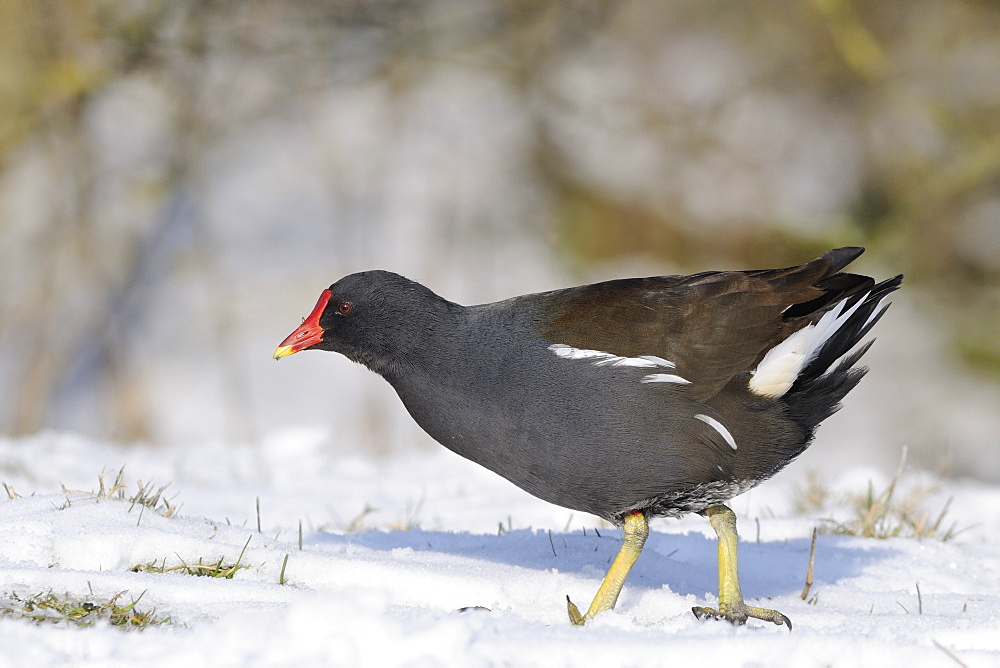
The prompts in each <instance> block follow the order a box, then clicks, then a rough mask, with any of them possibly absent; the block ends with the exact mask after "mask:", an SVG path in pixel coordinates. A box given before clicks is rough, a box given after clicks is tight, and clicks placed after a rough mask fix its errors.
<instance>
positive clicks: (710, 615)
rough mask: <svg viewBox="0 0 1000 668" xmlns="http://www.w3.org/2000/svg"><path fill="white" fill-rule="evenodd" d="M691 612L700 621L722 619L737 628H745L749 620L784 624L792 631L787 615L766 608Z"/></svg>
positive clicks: (741, 606)
mask: <svg viewBox="0 0 1000 668" xmlns="http://www.w3.org/2000/svg"><path fill="white" fill-rule="evenodd" d="M691 612H693V613H694V616H695V617H697V618H698V619H722V620H725V621H727V622H729V623H730V624H733V625H735V626H743V625H744V624H746V623H747V619H750V618H753V619H761V620H763V621H766V622H771V623H773V624H777V625H778V626H781V625H782V624H784V625H785V626H787V627H788V630H789V631H791V630H792V621H791V620H790V619H788V617H786V616H785V615H783V614H781V613H780V612H778V611H777V610H768V609H766V608H754V607H752V606H749V605H740V606H732V607H731V608H730V609H729V610H726V611H725V612H723V611H721V610H716V609H715V608H702V607H694V608H691Z"/></svg>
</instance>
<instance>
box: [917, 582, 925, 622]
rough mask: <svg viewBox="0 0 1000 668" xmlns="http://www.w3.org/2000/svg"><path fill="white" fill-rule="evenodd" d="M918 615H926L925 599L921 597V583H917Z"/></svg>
mask: <svg viewBox="0 0 1000 668" xmlns="http://www.w3.org/2000/svg"><path fill="white" fill-rule="evenodd" d="M917 614H920V615H922V614H924V599H923V597H922V596H921V595H920V583H919V582H918V583H917Z"/></svg>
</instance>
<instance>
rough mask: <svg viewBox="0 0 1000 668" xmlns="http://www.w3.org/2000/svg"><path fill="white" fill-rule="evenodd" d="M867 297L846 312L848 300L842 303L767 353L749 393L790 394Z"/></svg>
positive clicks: (751, 383) (762, 394)
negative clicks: (829, 341)
mask: <svg viewBox="0 0 1000 668" xmlns="http://www.w3.org/2000/svg"><path fill="white" fill-rule="evenodd" d="M867 297H868V294H865V295H864V296H863V297H861V299H859V300H858V301H857V303H855V304H854V306H852V307H851V308H849V309H847V310H846V311H844V305H845V304H847V300H846V299H845V300H843V301H841V302H839V303H838V304H837V305H836V306H835V307H833V308H832V309H831V310H830V311H829V312H828V313H827V314H826V315H824V316H823V317H822V318H820V319H819V322H817V323H815V324H812V325H806V326H805V327H803V328H802V329H800V330H799V331H797V332H795V333H794V334H792V335H791V336H789V337H788V338H787V339H785V340H784V341H782V342H781V343H779V344H778V345H776V346H775V347H773V348H771V349H770V350H768V351H767V354H766V355H764V359H762V360H761V361H760V364H758V365H757V368H756V369H755V370H754V372H753V378H751V379H750V391H751V392H753V393H754V394H758V395H760V396H762V397H780V396H782V395H783V394H784V393H785V392H787V391H788V390H789V388H791V387H792V385H793V384H794V383H795V379H796V378H798V377H799V373H800V372H801V371H802V369H804V368H805V366H806V365H807V364H809V362H811V361H812V359H813V358H814V357H815V356H816V354H817V353H818V352H819V349H820V348H822V347H823V344H824V343H826V342H827V340H829V338H830V337H831V336H833V335H834V333H836V331H837V330H838V329H840V328H841V327H842V326H843V325H844V323H846V322H847V321H848V319H849V318H850V317H851V316H852V315H854V312H855V311H856V310H857V309H858V307H860V306H861V304H863V303H864V301H865V299H866V298H867Z"/></svg>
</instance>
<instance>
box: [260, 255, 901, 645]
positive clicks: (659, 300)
mask: <svg viewBox="0 0 1000 668" xmlns="http://www.w3.org/2000/svg"><path fill="white" fill-rule="evenodd" d="M863 252H864V248H860V247H845V248H836V249H831V250H828V251H826V252H824V253H822V254H821V255H820V256H819V257H818V258H816V259H814V260H812V261H810V262H807V263H805V264H801V265H797V266H792V267H787V268H783V269H764V270H746V271H705V272H701V273H696V274H692V275H685V276H652V277H647V278H625V279H617V280H610V281H605V282H600V283H594V284H590V285H582V286H578V287H570V288H564V289H556V290H551V291H548V292H539V293H534V294H528V295H522V296H517V297H512V298H509V299H506V300H503V301H498V302H492V303H486V304H479V305H474V306H462V305H460V304H457V303H455V302H452V301H449V300H447V299H445V298H443V297H441V296H438V295H437V294H435V293H434V292H433V291H431V290H430V289H429V288H427V287H425V286H423V285H421V284H420V283H417V282H415V281H412V280H410V279H408V278H404V277H403V276H400V275H398V274H395V273H392V272H388V271H384V270H373V271H365V272H361V273H354V274H350V275H348V276H345V277H344V278H342V279H340V280H338V281H337V282H335V283H333V284H332V285H330V287H329V288H327V289H325V290H323V291H322V293H321V295H320V297H319V300H318V301H317V303H316V306H315V308H313V310H312V312H311V313H310V314H309V316H308V317H307V318H305V320H303V322H302V324H301V326H299V327H298V328H297V329H295V330H294V331H293V332H292V333H291V334H290V335H289V336H288V337H287V338H285V340H284V341H282V342H281V344H280V345H279V346H278V348H277V350H275V352H274V359H280V358H283V357H286V356H288V355H291V354H293V353H297V352H300V351H303V350H326V351H333V352H337V353H340V354H341V355H344V356H345V357H347V358H348V359H350V360H352V361H354V362H357V363H360V364H363V365H364V366H366V367H368V368H369V369H370V370H371V371H373V372H375V373H377V374H379V375H381V376H382V377H383V378H384V379H385V380H386V381H388V382H389V384H390V385H391V386H392V387H393V388H394V389H395V391H396V393H397V394H398V395H399V398H400V400H401V401H402V403H403V405H404V406H405V407H406V409H407V411H408V412H409V414H410V415H411V416H412V418H413V419H414V420H415V421H416V423H417V424H418V425H419V426H420V427H421V428H423V429H424V430H425V431H426V432H427V433H428V434H429V435H430V436H431V437H433V438H434V439H435V440H436V441H437V442H438V443H440V444H441V445H443V446H444V447H446V448H448V449H449V450H451V451H453V452H455V453H457V454H458V455H461V456H462V457H465V458H466V459H469V460H471V461H473V462H476V463H477V464H480V465H482V466H484V467H485V468H487V469H489V470H491V471H493V472H495V473H497V474H499V475H501V476H503V477H504V478H506V479H507V480H509V481H511V482H512V483H514V484H515V485H517V486H518V487H520V488H521V489H523V490H525V491H526V492H528V493H530V494H532V495H534V496H536V497H538V498H540V499H543V500H545V501H548V502H551V503H553V504H556V505H559V506H563V507H566V508H569V509H572V510H574V511H581V512H585V513H591V514H593V515H596V516H598V517H600V518H603V519H604V520H607V521H608V522H611V523H613V524H614V525H616V526H619V527H622V529H623V542H622V545H621V548H620V550H619V552H618V554H617V556H616V557H615V559H614V561H613V562H612V565H611V567H610V568H609V570H608V572H607V575H606V576H605V578H604V579H603V581H602V582H601V584H600V586H599V587H598V591H597V594H596V595H595V596H594V599H593V601H592V603H591V605H590V606H589V608H588V609H587V611H586V613H581V612H580V610H579V609H578V608H577V606H576V605H575V604H574V603H573V602H572V601H571V600H570V598H569V597H568V596H567V597H566V608H567V614H568V616H569V619H570V622H572V623H573V624H575V625H582V624H584V623H586V622H587V621H589V620H591V619H593V618H594V617H595V616H596V615H598V614H600V613H602V612H605V611H608V610H611V609H613V608H614V607H615V604H616V602H617V600H618V597H619V595H620V593H621V590H622V588H623V585H624V582H625V579H626V577H627V575H628V572H629V570H630V569H631V567H632V565H633V564H634V563H635V560H636V559H637V558H638V556H639V554H640V552H641V551H642V547H643V545H644V543H645V541H646V538H647V536H648V535H649V520H650V519H652V518H657V517H679V516H681V515H684V514H687V513H697V514H700V515H702V516H704V517H706V518H707V519H708V520H709V522H710V524H711V526H712V528H713V529H714V530H715V533H716V535H717V538H718V559H719V564H718V565H719V597H718V604H717V607H715V608H712V607H707V606H696V607H694V608H692V612H693V613H694V615H695V616H696V617H697V618H699V619H721V620H727V621H729V622H731V623H733V624H737V625H742V624H745V623H746V622H747V620H748V619H751V618H753V619H759V620H763V621H766V622H772V623H774V624H777V625H779V626H780V625H784V626H786V627H787V628H788V630H791V628H792V623H791V621H790V620H789V619H788V617H787V616H785V615H784V614H782V613H780V612H778V611H776V610H770V609H765V608H759V607H755V606H750V605H748V604H747V603H746V601H745V599H744V597H743V594H742V590H741V587H740V581H739V572H738V559H737V547H738V533H737V529H736V516H735V514H734V513H733V511H732V510H731V509H730V508H729V507H728V506H727V505H726V503H727V502H728V501H729V500H730V499H732V498H733V497H735V496H737V495H739V494H742V493H743V492H746V491H747V490H749V489H751V488H753V487H755V486H756V485H758V484H759V483H761V482H763V481H765V480H767V479H768V478H770V477H771V476H773V475H774V474H775V473H777V472H778V471H779V470H781V469H782V468H783V467H784V466H785V465H786V464H788V463H789V462H790V461H792V460H793V459H795V458H796V457H797V456H798V455H800V454H801V453H802V452H803V451H804V450H805V449H806V448H807V447H808V446H809V444H810V442H811V441H812V439H813V435H814V432H815V430H816V428H817V426H818V425H819V424H820V422H822V421H823V420H825V419H826V418H827V417H829V416H830V415H832V414H833V413H834V412H836V411H837V410H838V409H839V408H840V407H841V400H842V399H843V398H844V397H845V395H847V393H848V392H850V391H851V390H852V389H853V388H854V387H855V386H856V385H857V384H858V382H859V381H860V380H861V378H862V376H864V375H865V373H866V372H867V368H865V367H860V366H857V363H858V361H859V360H860V358H861V357H862V355H864V354H865V352H866V351H867V350H868V349H869V347H870V346H871V344H872V343H873V340H872V341H868V342H867V343H861V340H862V339H863V338H864V337H865V336H866V335H867V334H868V333H869V331H870V330H871V329H872V327H873V326H874V325H875V324H876V323H877V322H878V321H879V319H880V318H881V317H882V315H883V314H884V313H885V311H886V309H887V308H888V306H889V305H888V304H887V303H885V298H886V297H887V295H889V294H890V293H891V292H893V291H894V290H896V289H897V288H899V287H900V285H901V283H902V278H903V277H902V275H898V276H895V277H894V278H890V279H887V280H884V281H881V282H878V283H876V281H875V279H873V278H871V277H868V276H864V275H860V274H852V273H847V272H844V271H842V270H843V269H844V268H845V267H846V266H847V265H848V264H850V263H851V262H852V261H853V260H855V259H856V258H857V257H858V256H860V255H861V254H862V253H863Z"/></svg>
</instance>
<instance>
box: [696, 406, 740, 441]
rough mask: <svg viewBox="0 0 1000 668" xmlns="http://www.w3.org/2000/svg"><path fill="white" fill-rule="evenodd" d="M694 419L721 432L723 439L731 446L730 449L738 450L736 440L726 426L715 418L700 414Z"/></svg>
mask: <svg viewBox="0 0 1000 668" xmlns="http://www.w3.org/2000/svg"><path fill="white" fill-rule="evenodd" d="M694 418H695V419H696V420H701V421H702V422H704V423H705V424H707V425H708V426H709V427H711V428H712V429H714V430H715V431H717V432H719V434H720V435H721V436H722V438H724V439H726V443H728V444H729V447H731V448H732V449H733V450H735V449H736V439H734V438H733V435H732V434H730V433H729V430H728V429H726V426H725V425H724V424H722V423H721V422H719V421H718V420H716V419H715V418H714V417H710V416H708V415H705V414H704V413H698V414H697V415H695V416H694Z"/></svg>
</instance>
